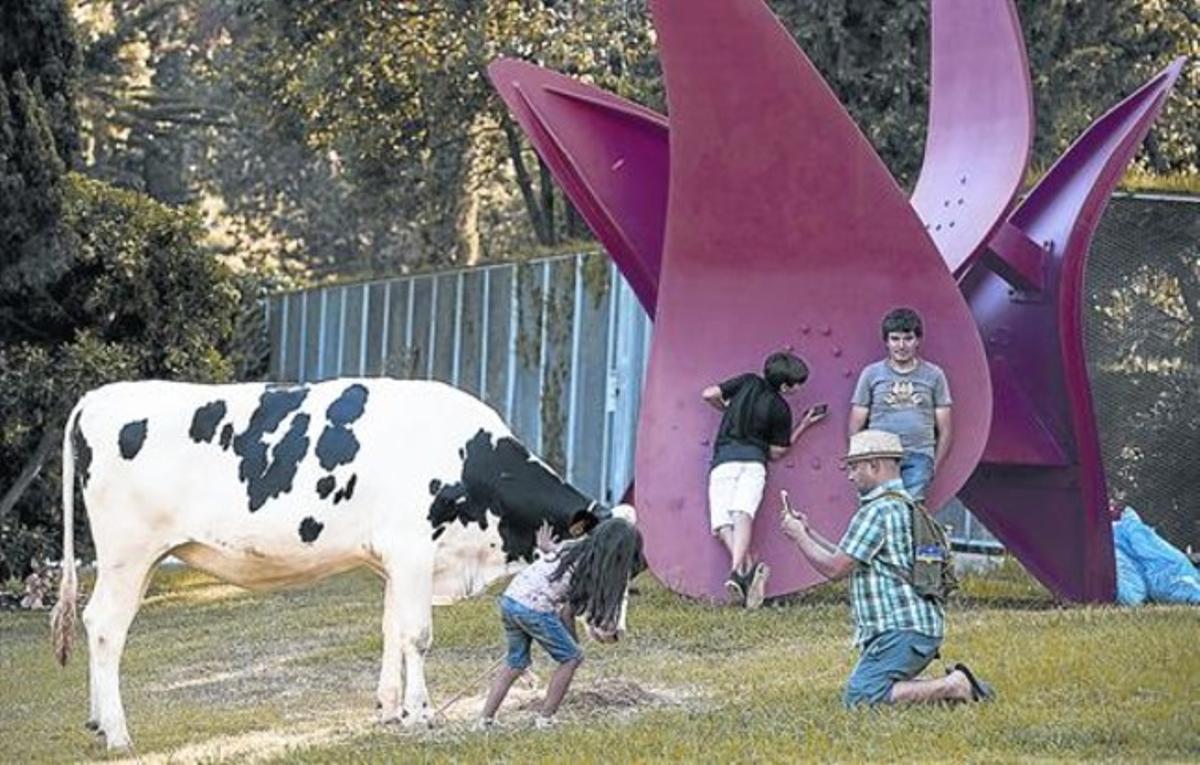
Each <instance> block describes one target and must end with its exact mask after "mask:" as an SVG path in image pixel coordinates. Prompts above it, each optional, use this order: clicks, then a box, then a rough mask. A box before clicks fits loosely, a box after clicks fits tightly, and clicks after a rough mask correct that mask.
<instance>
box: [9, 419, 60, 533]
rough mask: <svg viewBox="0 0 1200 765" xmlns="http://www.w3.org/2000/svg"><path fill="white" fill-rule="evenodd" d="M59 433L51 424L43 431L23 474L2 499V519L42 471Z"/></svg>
mask: <svg viewBox="0 0 1200 765" xmlns="http://www.w3.org/2000/svg"><path fill="white" fill-rule="evenodd" d="M57 434H58V428H54V427H51V426H49V425H47V426H46V429H45V430H43V431H42V439H41V440H40V441H38V445H37V448H36V449H34V450H33V456H32V457H30V458H29V461H28V462H26V463H25V467H23V468H21V474H20V475H18V476H17V480H16V482H14V483H13V485H12V486H10V487H9V489H8V491H6V492H4V498H3V499H0V521H3V520H4V519H5V518H6V517H7V516H8V514H9V513H10V512H11V511H12V509H13V507H15V506H16V504H17V501H18V500H19V499H21V496H22V495H23V494H24V493H25V490H26V489H28V488H29V485H30V484H31V483H33V479H35V478H37V476H38V473H40V472H41V471H42V467H44V466H45V464H46V460H48V459H49V458H50V455H51V453H53V451H54V441H55V438H54V437H55V436H56V435H57Z"/></svg>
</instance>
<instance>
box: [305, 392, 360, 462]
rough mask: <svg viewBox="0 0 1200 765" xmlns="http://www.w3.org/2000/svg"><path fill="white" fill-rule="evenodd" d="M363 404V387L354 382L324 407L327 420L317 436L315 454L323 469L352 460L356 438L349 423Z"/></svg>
mask: <svg viewBox="0 0 1200 765" xmlns="http://www.w3.org/2000/svg"><path fill="white" fill-rule="evenodd" d="M366 404H367V389H366V387H365V386H363V385H360V384H358V383H355V384H354V385H351V386H350V387H349V388H346V390H344V391H342V395H340V396H338V397H337V400H335V401H334V402H333V403H332V404H330V405H329V408H328V409H326V410H325V417H326V419H328V420H329V424H328V425H326V426H325V430H324V431H323V432H322V433H321V438H320V439H318V440H317V458H318V459H319V460H320V461H321V467H322V468H324V469H325V470H333V469H334V468H335V467H337V466H338V465H347V464H349V463H351V462H353V461H354V455H356V454H358V439H357V438H355V436H354V432H353V431H351V430H350V428H349V427H348V426H349V425H350V424H351V423H353V422H354V421H355V420H357V419H358V418H359V417H361V416H362V413H363V410H364V409H365V408H366Z"/></svg>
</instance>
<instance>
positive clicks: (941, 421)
mask: <svg viewBox="0 0 1200 765" xmlns="http://www.w3.org/2000/svg"><path fill="white" fill-rule="evenodd" d="M933 421H934V425H935V427H936V433H935V435H936V438H937V445H936V446H935V447H934V451H933V472H934V474H935V475H936V474H937V471H938V468H940V467H941V466H942V460H944V459H946V455H947V454H949V452H950V438H951V435H952V433H953V430H952V428H951V424H950V421H951V418H950V407H948V406H939V407H937V408H936V409H934V410H933Z"/></svg>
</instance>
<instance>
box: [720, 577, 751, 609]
mask: <svg viewBox="0 0 1200 765" xmlns="http://www.w3.org/2000/svg"><path fill="white" fill-rule="evenodd" d="M725 591H726V592H728V593H729V602H730V603H731V604H732V605H735V606H744V605H746V579H745V578H744V576H743V575H742V574H739V573H738V572H736V571H730V572H729V578H728V579H726V580H725Z"/></svg>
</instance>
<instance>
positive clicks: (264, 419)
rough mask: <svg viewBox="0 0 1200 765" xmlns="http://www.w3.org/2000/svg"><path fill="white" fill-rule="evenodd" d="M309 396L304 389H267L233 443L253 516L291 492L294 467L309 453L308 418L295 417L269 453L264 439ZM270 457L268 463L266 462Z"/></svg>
mask: <svg viewBox="0 0 1200 765" xmlns="http://www.w3.org/2000/svg"><path fill="white" fill-rule="evenodd" d="M307 395H308V390H307V389H306V388H287V389H282V390H271V389H269V388H268V389H267V390H266V391H265V392H264V393H263V394H262V396H260V397H259V400H258V408H257V409H255V410H254V414H252V415H250V422H249V423H248V424H247V425H246V429H245V430H244V431H242V432H241V433H239V434H238V435H237V436H235V437H234V439H233V451H234V454H237V455H238V456H239V457H241V458H242V460H241V463H240V464H239V465H238V478H239V480H241V481H242V482H243V483H245V484H246V494H247V496H248V497H249V500H250V512H252V513H253V512H255V511H257V510H258V509H259V508H261V507H262V506H263V504H264V503H266V501H267V500H268V499H270V498H272V497H277V496H279V495H280V494H284V493H286V492H289V491H291V490H292V479H293V478H295V477H296V467H297V465H299V464H300V460H302V459H303V458H304V455H305V454H307V453H308V445H309V438H308V435H307V431H308V422H309V416H308V415H307V414H297V415H296V416H295V417H293V418H292V424H291V426H290V427H289V428H288V431H287V433H285V434H284V436H283V438H282V439H280V441H279V443H277V444H275V447H274V448H273V449H270V455H268V449H267V444H266V442H265V441H264V440H263V437H264V436H265V435H266V434H268V433H273V432H275V431H276V430H278V428H279V426H280V425H281V424H282V423H283V421H284V419H285V418H287V416H288V415H289V414H291V413H292V412H294V411H296V410H297V409H299V408H300V405H301V404H302V403H304V398H305V396H307ZM268 456H269V459H268Z"/></svg>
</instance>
